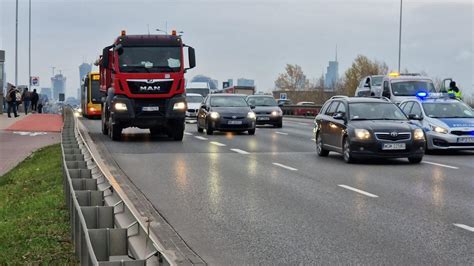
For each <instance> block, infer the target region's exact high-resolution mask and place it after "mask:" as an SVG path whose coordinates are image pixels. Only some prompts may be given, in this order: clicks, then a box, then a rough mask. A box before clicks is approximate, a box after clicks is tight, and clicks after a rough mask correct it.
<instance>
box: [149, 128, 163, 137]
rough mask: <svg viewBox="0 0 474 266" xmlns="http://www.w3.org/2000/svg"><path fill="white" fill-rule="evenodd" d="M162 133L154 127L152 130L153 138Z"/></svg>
mask: <svg viewBox="0 0 474 266" xmlns="http://www.w3.org/2000/svg"><path fill="white" fill-rule="evenodd" d="M160 133H161V130H160V128H157V127H152V128H150V134H151V135H152V136H156V135H159V134H160Z"/></svg>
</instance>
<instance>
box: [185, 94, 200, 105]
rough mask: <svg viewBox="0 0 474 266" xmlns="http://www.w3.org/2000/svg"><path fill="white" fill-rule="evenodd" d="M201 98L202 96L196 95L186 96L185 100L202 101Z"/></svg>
mask: <svg viewBox="0 0 474 266" xmlns="http://www.w3.org/2000/svg"><path fill="white" fill-rule="evenodd" d="M203 100H204V98H203V97H202V96H198V95H193V96H186V101H187V102H188V103H202V101H203Z"/></svg>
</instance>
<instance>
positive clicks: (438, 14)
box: [0, 0, 474, 96]
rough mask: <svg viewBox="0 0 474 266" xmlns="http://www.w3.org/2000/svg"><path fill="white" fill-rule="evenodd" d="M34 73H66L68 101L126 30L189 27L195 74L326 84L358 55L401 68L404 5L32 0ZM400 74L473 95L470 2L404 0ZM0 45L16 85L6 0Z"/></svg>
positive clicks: (328, 0)
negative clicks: (325, 78)
mask: <svg viewBox="0 0 474 266" xmlns="http://www.w3.org/2000/svg"><path fill="white" fill-rule="evenodd" d="M32 2H33V4H32V13H33V20H32V25H33V27H32V46H33V50H32V54H33V56H32V74H33V75H37V76H40V79H41V81H40V82H41V86H42V87H43V86H48V87H49V86H51V84H50V83H51V82H50V77H51V74H52V70H51V67H52V66H54V67H56V69H61V70H62V72H63V74H64V75H65V76H66V77H67V88H68V91H67V93H68V96H71V94H72V96H75V95H76V93H75V89H77V88H78V87H79V73H78V71H79V70H78V66H79V65H80V64H81V63H82V62H83V61H84V60H85V61H86V62H92V61H94V60H95V59H96V58H97V57H98V55H99V53H100V52H101V49H102V48H103V47H105V46H107V45H109V44H111V43H112V42H113V40H114V39H115V38H116V37H117V35H118V34H119V33H120V30H122V29H125V30H127V32H128V33H130V34H145V33H147V24H148V25H149V28H150V30H151V31H153V30H154V29H156V28H164V27H165V23H166V22H168V29H172V28H176V29H178V30H182V31H184V35H183V39H184V41H185V43H186V44H188V45H191V46H193V47H195V48H196V54H197V67H196V68H195V69H193V70H191V71H189V72H188V74H187V78H188V79H189V78H192V77H193V76H195V75H197V74H204V75H208V76H211V77H212V78H215V79H218V80H219V82H220V83H222V81H223V80H226V79H227V78H234V79H236V78H239V77H246V78H251V79H255V80H256V83H257V86H258V89H259V90H270V89H272V88H273V86H274V80H275V79H276V77H277V75H278V74H279V73H281V72H283V70H284V67H285V64H286V63H291V64H299V65H301V66H302V67H303V70H304V71H305V73H306V75H307V76H308V78H310V79H312V78H318V77H319V76H321V74H322V73H323V71H325V69H326V66H327V63H328V61H329V60H333V59H334V57H335V55H334V54H335V51H334V50H335V46H336V44H337V45H338V49H339V52H338V59H339V62H340V66H339V72H340V73H341V74H343V73H344V71H345V70H346V69H347V68H348V67H349V66H350V64H351V63H352V61H353V59H354V58H355V57H356V56H357V55H358V54H363V55H366V56H368V57H370V58H373V59H377V60H380V61H384V62H386V63H387V64H388V66H389V68H390V69H392V70H396V68H397V60H398V59H397V58H398V25H399V24H398V23H399V3H400V1H399V0H345V1H342V0H231V1H226V0H207V1H200V0H168V1H159V0H153V1H143V0H142V1H138V0H133V1H132V0H128V1H125V0H121V1H104V0H100V1H92V0H63V1H59V0H33V1H32ZM403 2H404V12H403V15H404V18H403V28H404V30H403V38H402V39H403V40H402V42H403V45H402V69H405V68H407V69H409V70H410V71H413V72H418V71H425V72H427V73H428V74H429V75H431V76H433V77H440V78H444V77H453V78H454V79H455V80H457V81H458V83H459V85H460V87H461V88H462V89H471V88H472V86H473V85H472V84H474V82H473V77H474V66H473V65H474V63H473V61H474V54H473V50H474V31H473V30H474V26H473V14H474V7H473V1H472V0H449V1H448V0H444V1H441V0H438V1H436V0H404V1H403ZM0 17H1V21H0V23H1V24H0V49H3V50H6V53H7V55H6V61H7V62H6V64H7V68H6V70H7V79H8V81H9V82H13V81H14V38H15V1H14V0H0ZM19 43H20V44H19V64H18V65H19V83H20V84H26V83H27V80H28V1H27V0H20V11H19Z"/></svg>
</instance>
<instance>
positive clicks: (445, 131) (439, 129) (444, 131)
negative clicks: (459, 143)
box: [430, 125, 448, 134]
mask: <svg viewBox="0 0 474 266" xmlns="http://www.w3.org/2000/svg"><path fill="white" fill-rule="evenodd" d="M430 128H431V130H433V131H434V132H436V133H441V134H448V129H447V128H444V127H440V126H436V125H430Z"/></svg>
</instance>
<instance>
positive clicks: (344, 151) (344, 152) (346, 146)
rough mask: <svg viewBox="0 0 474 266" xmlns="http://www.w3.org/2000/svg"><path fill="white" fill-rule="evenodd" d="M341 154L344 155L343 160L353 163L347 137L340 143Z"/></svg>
mask: <svg viewBox="0 0 474 266" xmlns="http://www.w3.org/2000/svg"><path fill="white" fill-rule="evenodd" d="M342 155H343V157H344V161H346V163H353V162H354V157H353V156H352V151H351V143H350V141H349V137H345V138H344V141H343V144H342Z"/></svg>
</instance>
